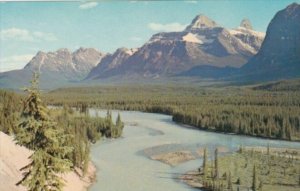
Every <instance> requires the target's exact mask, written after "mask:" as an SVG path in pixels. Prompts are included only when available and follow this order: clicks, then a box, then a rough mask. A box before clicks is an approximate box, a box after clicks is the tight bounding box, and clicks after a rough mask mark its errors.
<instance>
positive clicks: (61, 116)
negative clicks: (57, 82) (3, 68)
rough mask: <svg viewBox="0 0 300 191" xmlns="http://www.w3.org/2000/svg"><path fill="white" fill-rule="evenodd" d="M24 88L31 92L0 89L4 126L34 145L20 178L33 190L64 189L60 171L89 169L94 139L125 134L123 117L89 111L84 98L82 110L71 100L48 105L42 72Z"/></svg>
mask: <svg viewBox="0 0 300 191" xmlns="http://www.w3.org/2000/svg"><path fill="white" fill-rule="evenodd" d="M25 92H27V95H18V94H16V93H13V92H8V91H4V90H0V131H3V132H4V133H7V134H14V137H15V140H16V142H17V144H20V145H22V146H25V147H26V148H28V149H30V150H32V151H33V154H32V155H31V156H30V159H31V162H30V163H29V164H28V165H26V166H24V167H23V168H22V169H21V171H24V173H23V174H24V177H23V178H22V180H20V182H18V183H17V184H22V185H24V186H26V187H27V188H28V189H29V190H53V191H54V190H61V189H62V187H63V182H62V180H61V178H60V177H59V176H58V175H59V174H60V173H64V172H67V171H69V170H72V169H73V170H75V169H76V168H79V169H81V170H82V171H83V175H85V173H86V172H87V169H88V163H89V154H90V143H95V142H96V141H98V140H99V139H100V138H101V137H107V138H117V137H120V136H121V135H122V130H123V127H124V124H123V123H122V121H121V117H120V115H118V117H117V119H116V122H115V123H114V122H113V119H112V114H111V112H110V111H108V112H107V116H106V117H105V118H102V117H99V116H90V115H89V112H88V107H87V106H86V105H85V104H82V105H81V107H80V108H78V111H77V110H74V109H72V108H70V107H69V106H64V107H62V108H52V109H49V108H48V107H47V105H46V104H44V103H43V102H42V99H41V95H40V91H39V89H38V75H34V78H33V80H32V86H31V87H29V88H26V89H25Z"/></svg>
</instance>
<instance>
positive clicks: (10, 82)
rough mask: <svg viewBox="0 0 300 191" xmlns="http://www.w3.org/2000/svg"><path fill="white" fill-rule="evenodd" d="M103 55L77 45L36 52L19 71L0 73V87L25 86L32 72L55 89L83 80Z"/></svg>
mask: <svg viewBox="0 0 300 191" xmlns="http://www.w3.org/2000/svg"><path fill="white" fill-rule="evenodd" d="M104 56H106V54H104V53H101V52H99V51H97V50H96V49H93V48H79V49H78V50H76V51H74V52H70V51H69V50H68V49H59V50H57V51H55V52H48V53H45V52H41V51H39V52H38V53H37V54H36V55H35V56H34V57H33V58H32V59H31V61H29V63H28V64H27V65H26V66H25V67H24V68H23V69H21V70H13V71H9V72H3V73H0V87H4V88H12V89H19V88H21V87H23V86H26V85H28V83H29V81H30V79H31V77H32V72H39V73H40V74H41V85H42V86H43V87H47V88H55V87H59V86H63V85H67V84H70V82H78V81H80V80H82V79H84V78H85V77H86V76H87V74H88V73H89V72H90V71H91V69H92V68H93V67H95V66H96V65H97V64H98V63H99V62H100V61H101V59H102V58H103V57H104Z"/></svg>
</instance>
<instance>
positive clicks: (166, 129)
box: [90, 110, 300, 191]
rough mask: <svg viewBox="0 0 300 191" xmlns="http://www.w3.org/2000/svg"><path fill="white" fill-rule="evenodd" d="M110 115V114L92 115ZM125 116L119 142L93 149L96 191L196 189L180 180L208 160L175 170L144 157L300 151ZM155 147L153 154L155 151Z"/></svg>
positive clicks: (167, 119) (160, 118) (151, 117)
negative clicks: (245, 149) (204, 151)
mask: <svg viewBox="0 0 300 191" xmlns="http://www.w3.org/2000/svg"><path fill="white" fill-rule="evenodd" d="M96 112H97V113H98V114H99V115H100V116H105V115H106V112H105V111H96V110H90V113H91V114H92V115H95V114H96ZM118 112H119V113H120V115H121V118H122V121H123V122H124V123H125V127H124V131H123V136H122V137H121V138H119V139H116V140H109V139H106V140H102V141H99V142H98V143H96V144H95V145H93V146H92V151H91V159H92V161H93V163H94V164H95V165H96V168H97V173H96V175H97V180H96V182H95V183H94V184H93V185H92V187H91V188H90V191H166V190H172V191H177V190H178V191H179V190H180V191H184V190H189V191H191V190H195V189H193V188H191V187H189V186H187V185H185V184H184V183H182V182H181V181H179V180H178V179H177V178H176V177H178V175H179V174H182V173H185V172H187V171H189V170H194V169H196V168H197V167H199V166H201V164H202V158H200V157H197V158H196V160H191V161H188V162H184V163H182V164H180V165H178V166H176V167H171V166H169V165H167V164H164V163H162V162H159V161H155V160H152V159H150V158H149V156H147V155H146V154H145V152H144V149H148V151H149V152H152V153H155V154H160V153H164V152H169V151H180V150H189V151H191V152H192V153H194V155H195V156H196V155H197V154H196V151H197V150H198V149H199V148H203V147H207V148H208V151H209V153H213V150H214V149H215V148H216V147H224V148H227V150H228V152H233V151H235V150H237V149H238V148H239V146H240V145H243V146H267V145H268V144H269V145H270V146H271V147H287V148H298V149H299V148H300V143H299V142H298V143H297V142H288V141H279V140H268V139H260V138H253V137H247V136H238V135H226V134H220V133H213V132H205V131H200V130H197V129H193V128H187V127H186V126H183V125H179V124H176V123H174V122H173V121H172V117H171V116H169V115H162V114H153V113H142V112H135V111H113V112H112V114H113V118H114V119H115V118H116V116H117V113H118ZM149 148H152V149H149Z"/></svg>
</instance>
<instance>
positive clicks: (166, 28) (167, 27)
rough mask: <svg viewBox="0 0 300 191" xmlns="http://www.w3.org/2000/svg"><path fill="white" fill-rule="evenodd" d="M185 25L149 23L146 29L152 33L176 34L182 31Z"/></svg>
mask: <svg viewBox="0 0 300 191" xmlns="http://www.w3.org/2000/svg"><path fill="white" fill-rule="evenodd" d="M186 26H187V25H184V24H180V23H167V24H161V23H149V24H148V28H149V29H151V30H153V31H160V32H177V31H182V30H184V29H185V27H186Z"/></svg>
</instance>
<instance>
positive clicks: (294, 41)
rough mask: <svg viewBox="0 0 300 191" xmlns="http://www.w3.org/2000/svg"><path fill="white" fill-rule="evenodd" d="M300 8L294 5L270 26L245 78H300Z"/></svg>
mask: <svg viewBox="0 0 300 191" xmlns="http://www.w3.org/2000/svg"><path fill="white" fill-rule="evenodd" d="M299 69H300V5H299V4H297V3H293V4H291V5H289V6H288V7H287V8H285V9H283V10H281V11H279V12H278V13H277V14H276V15H275V16H274V18H273V19H272V21H271V22H270V24H269V26H268V29H267V33H266V37H265V40H264V42H263V44H262V46H261V48H260V50H259V52H258V53H257V55H256V56H254V57H253V58H252V59H251V60H250V61H249V62H248V63H247V64H246V65H245V66H243V67H242V72H241V75H246V76H249V78H257V79H258V80H259V79H261V78H263V79H278V78H291V77H297V76H300V70H299Z"/></svg>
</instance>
